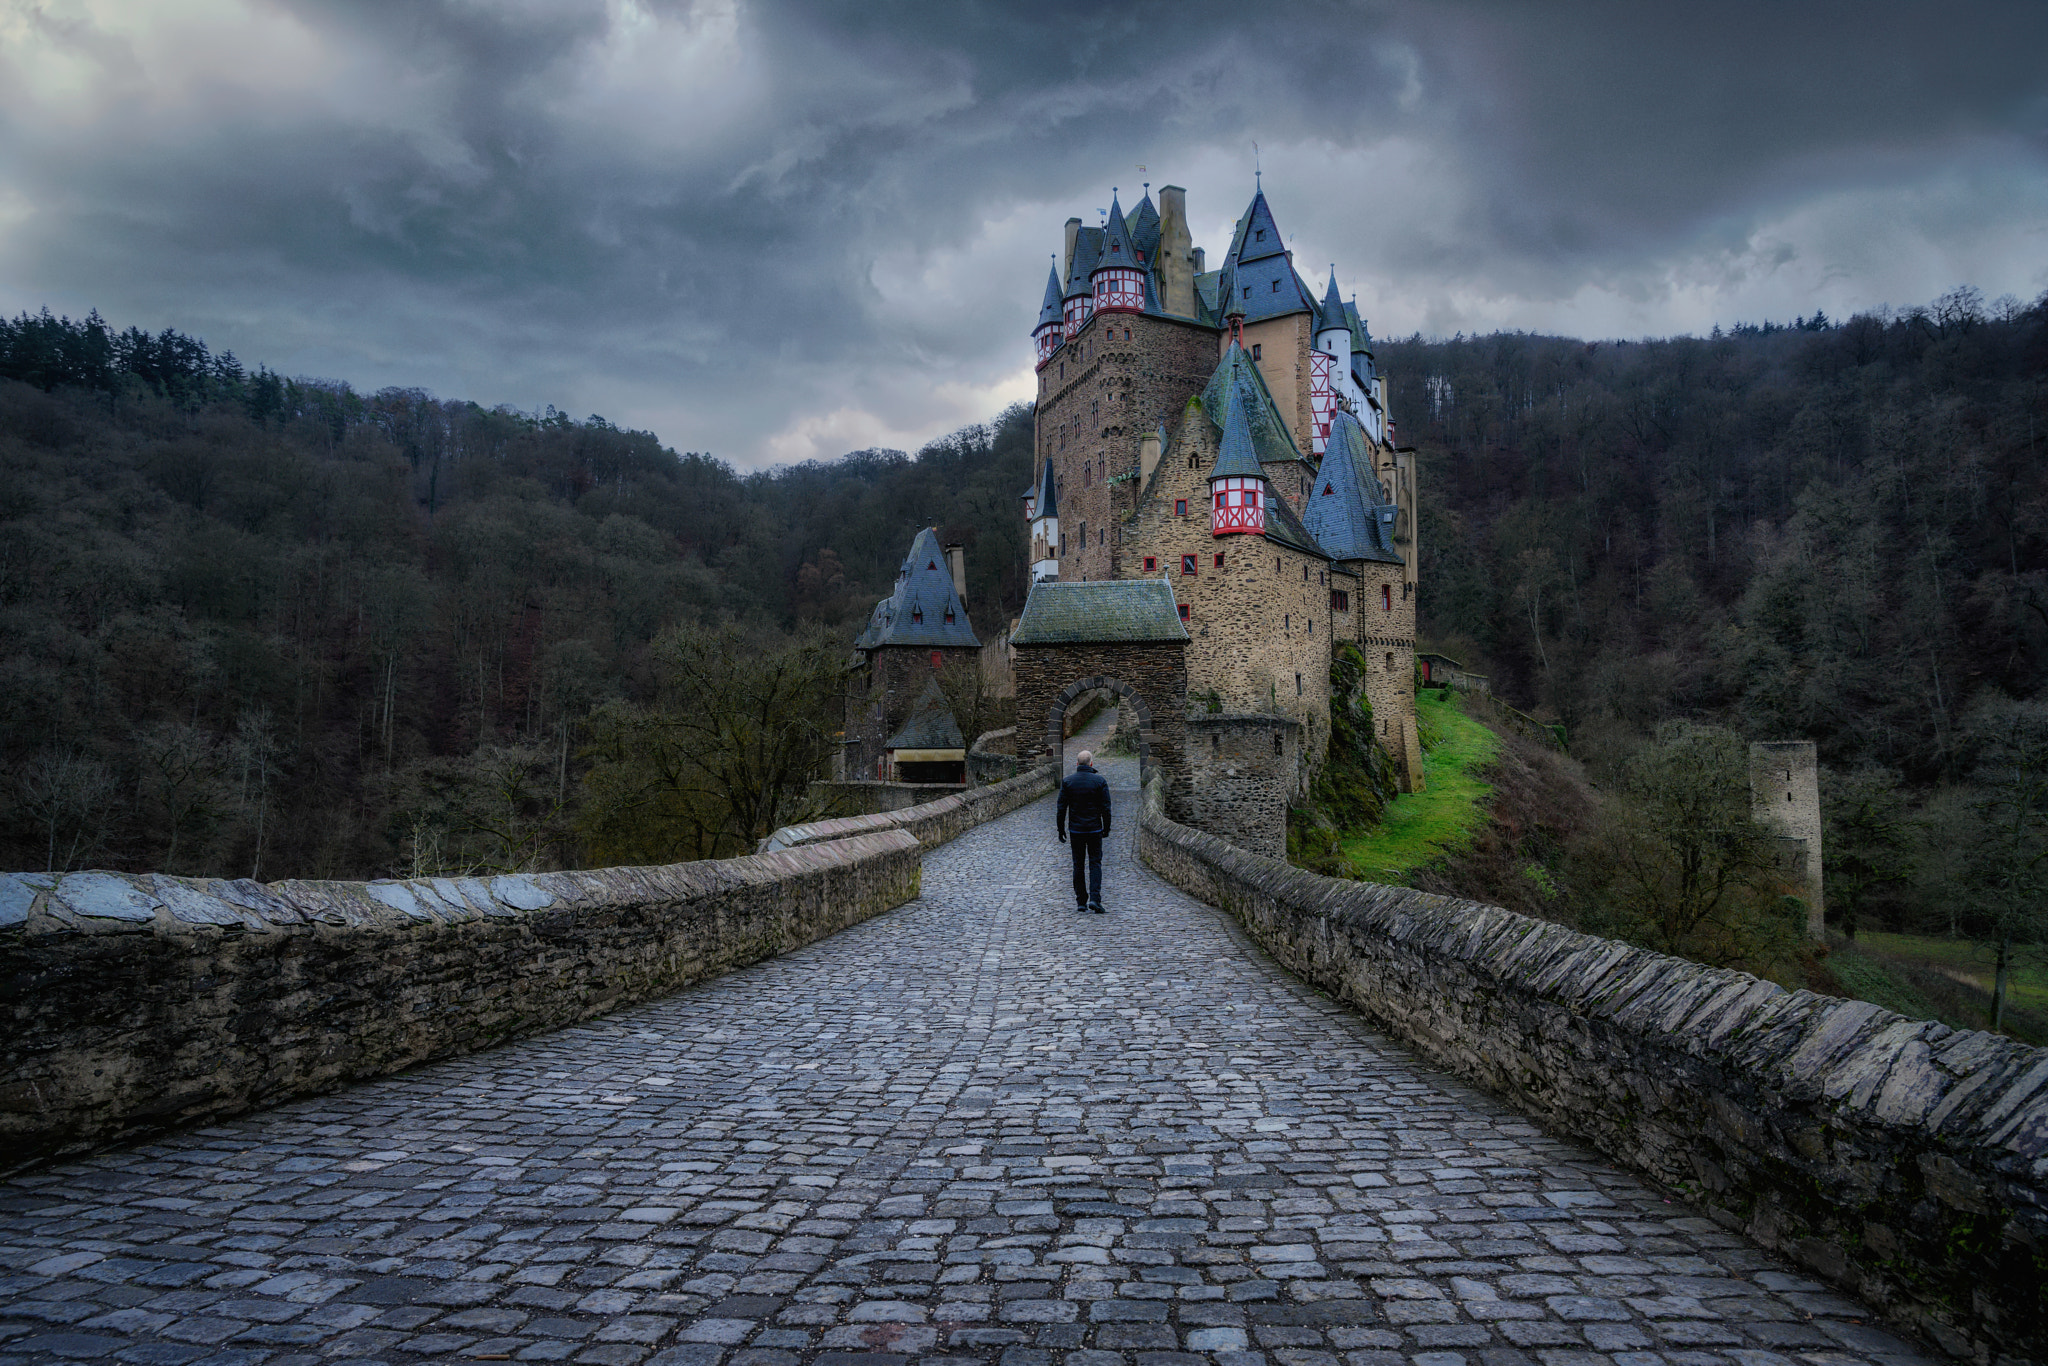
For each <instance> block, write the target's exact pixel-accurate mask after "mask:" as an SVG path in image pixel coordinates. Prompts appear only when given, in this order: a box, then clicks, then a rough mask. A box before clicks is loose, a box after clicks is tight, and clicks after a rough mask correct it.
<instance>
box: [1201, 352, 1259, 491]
mask: <svg viewBox="0 0 2048 1366" xmlns="http://www.w3.org/2000/svg"><path fill="white" fill-rule="evenodd" d="M1231 345H1232V346H1235V345H1236V343H1235V342H1233V343H1231ZM1250 406H1251V405H1250V404H1248V403H1233V404H1231V405H1230V410H1229V411H1228V412H1226V413H1225V414H1224V415H1223V440H1222V441H1221V442H1220V443H1219V444H1218V445H1217V447H1216V464H1215V465H1214V466H1213V467H1212V468H1211V469H1210V471H1209V478H1210V479H1212V480H1215V479H1264V478H1265V477H1266V472H1265V471H1264V470H1262V469H1260V468H1259V457H1258V452H1256V451H1254V450H1253V449H1252V428H1251V422H1250V420H1249V419H1247V418H1246V417H1245V409H1246V408H1248V407H1250Z"/></svg>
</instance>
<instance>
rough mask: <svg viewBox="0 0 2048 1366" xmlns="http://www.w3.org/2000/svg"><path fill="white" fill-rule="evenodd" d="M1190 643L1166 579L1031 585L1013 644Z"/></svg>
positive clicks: (1014, 632)
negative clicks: (1187, 640)
mask: <svg viewBox="0 0 2048 1366" xmlns="http://www.w3.org/2000/svg"><path fill="white" fill-rule="evenodd" d="M1187 638H1188V631H1187V627H1185V626H1183V625H1181V620H1180V607H1179V605H1178V604H1177V603H1175V602H1174V600H1173V585H1171V584H1169V583H1168V582H1166V580H1165V579H1104V580H1102V581H1100V582H1096V583H1057V582H1047V583H1034V584H1032V585H1031V596H1030V597H1028V598H1026V599H1025V600H1024V615H1023V616H1022V617H1020V618H1018V621H1017V629H1016V630H1014V631H1012V632H1011V633H1010V643H1011V644H1012V645H1106V644H1113V643H1127V642H1133V641H1177V640H1186V639H1187Z"/></svg>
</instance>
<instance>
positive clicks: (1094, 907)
mask: <svg viewBox="0 0 2048 1366" xmlns="http://www.w3.org/2000/svg"><path fill="white" fill-rule="evenodd" d="M1088 909H1089V910H1091V911H1093V912H1095V914H1097V915H1108V914H1109V911H1108V909H1107V908H1105V907H1104V906H1103V904H1102V903H1101V902H1100V901H1097V902H1094V903H1092V904H1090V905H1089V907H1088Z"/></svg>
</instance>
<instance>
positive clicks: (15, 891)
mask: <svg viewBox="0 0 2048 1366" xmlns="http://www.w3.org/2000/svg"><path fill="white" fill-rule="evenodd" d="M985 805H986V806H989V807H990V808H991V809H992V806H993V804H991V803H986V802H985ZM908 815H909V813H899V823H902V824H906V825H907V824H911V823H912V822H911V821H910V820H909V819H908ZM921 857H922V850H921V847H920V845H919V842H918V839H917V837H916V835H914V834H912V833H910V831H909V830H907V829H890V830H884V831H882V832H880V833H874V834H865V835H861V836H858V837H856V838H851V839H844V840H840V841H837V842H834V843H826V844H816V845H812V846H809V847H807V848H800V849H788V850H783V851H780V852H775V853H767V854H758V855H751V856H748V857H745V858H733V859H718V860H709V861H705V862H700V863H680V864H672V865H670V866H667V867H660V868H606V869H597V870H590V871H582V872H563V873H535V874H521V875H512V876H505V877H493V878H427V879H420V880H415V881H410V882H371V883H362V882H282V883H276V884H273V885H270V886H263V885H261V884H258V883H254V882H246V881H244V882H220V881H215V880H211V879H207V880H199V879H187V878H173V877H166V876H163V875H161V874H136V875H133V876H130V875H124V874H116V873H67V874H65V875H63V876H62V877H60V878H56V877H53V878H44V877H38V876H35V875H31V874H10V875H6V876H0V981H4V982H6V983H8V984H9V988H10V989H9V991H8V992H7V993H6V994H5V996H4V1004H0V1153H4V1154H5V1155H6V1156H5V1159H4V1160H0V1166H12V1165H16V1164H17V1163H19V1162H22V1161H26V1160H33V1159H36V1158H39V1157H46V1156H50V1155H53V1154H56V1153H60V1152H64V1151H69V1150H75V1149H78V1148H82V1147H89V1146H93V1145H96V1144H100V1143H106V1142H111V1141H113V1140H116V1139H120V1138H124V1137H129V1136H133V1135H136V1134H140V1133H146V1132H149V1131H151V1130H154V1129H160V1128H163V1127H166V1126H168V1125H172V1124H177V1123H181V1122H185V1121H189V1120H193V1119H197V1118H202V1117H208V1116H219V1115H228V1114H234V1113H237V1112H240V1111H243V1110H248V1109H252V1108H254V1107H257V1106H263V1105H273V1104H277V1103H279V1102H282V1101H286V1100H290V1099H293V1098H295V1097H299V1096H304V1095H310V1094H314V1093H317V1092H320V1091H327V1090H332V1089H334V1088H335V1087H338V1086H341V1085H344V1084H345V1083H348V1082H351V1081H359V1080H363V1079H366V1078H370V1077H380V1076H385V1075H388V1074H390V1073H393V1072H397V1071H400V1070H403V1069H404V1068H407V1067H411V1066H413V1065H414V1064H417V1063H421V1062H426V1061H428V1060H430V1059H434V1058H445V1057H452V1056H455V1055H458V1054H463V1053H470V1052H475V1051H476V1050H478V1049H483V1048H489V1047H491V1046H492V1045H494V1044H498V1043H502V1042H504V1041H505V1040H507V1039H513V1038H518V1037H521V1036H524V1035H529V1034H538V1033H542V1032H545V1031H547V1030H550V1029H557V1028H560V1027H561V1026H563V1025H567V1024H573V1023H575V1022H576V1021H578V1020H585V1019H589V1018H590V1017H592V1016H594V1015H601V1014H603V1013H605V1012H606V1011H610V1010H614V1009H617V1008H618V1007H620V1006H625V1005H630V1004H632V1003H634V1002H637V1001H646V1000H651V999H653V998H655V997H658V996H664V995H667V994H668V993H670V992H673V991H676V990H678V989H680V988H682V987H685V986H688V985H689V984H691V983H692V982H699V981H703V980H705V979H707V978H711V977H716V976H718V975H719V974H721V973H725V972H730V971H732V970H733V969H734V968H738V967H741V966H743V965H745V964H747V963H752V962H755V961H757V960H759V959H762V958H767V957H771V956H773V955H775V954H778V953H783V952H786V951H788V950H790V949H794V948H798V947H800V946H802V945H804V944H808V943H811V942H812V941H814V940H817V939H822V938H823V937H825V936H826V935H828V934H831V933H833V932H834V931H836V930H841V929H844V928H846V927H847V926H849V925H854V924H858V923H859V922H861V921H863V920H866V919H868V918H869V917H871V916H874V915H877V914H879V913H881V912H882V911H885V910H888V909H890V908H891V907H894V906H900V905H902V904H903V903H904V902H906V901H910V900H912V899H914V898H915V897H916V896H917V894H918V881H919V872H920V859H921Z"/></svg>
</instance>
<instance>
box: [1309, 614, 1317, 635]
mask: <svg viewBox="0 0 2048 1366" xmlns="http://www.w3.org/2000/svg"><path fill="white" fill-rule="evenodd" d="M1308 633H1309V634H1310V635H1314V634H1315V633H1316V619H1315V618H1314V617H1310V618H1309V619H1308Z"/></svg>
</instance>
